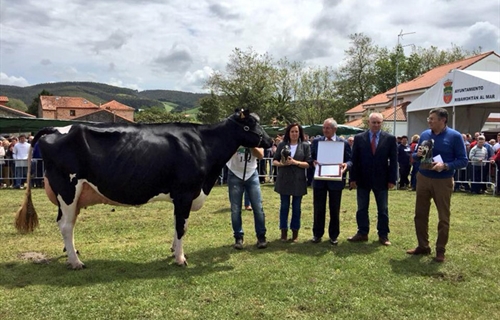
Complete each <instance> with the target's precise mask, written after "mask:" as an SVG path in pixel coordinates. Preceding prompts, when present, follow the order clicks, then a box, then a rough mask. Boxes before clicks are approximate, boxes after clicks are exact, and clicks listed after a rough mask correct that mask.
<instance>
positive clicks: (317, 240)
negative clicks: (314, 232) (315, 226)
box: [310, 237, 321, 243]
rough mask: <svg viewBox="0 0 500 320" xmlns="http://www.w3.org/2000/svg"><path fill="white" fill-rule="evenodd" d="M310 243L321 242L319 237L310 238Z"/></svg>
mask: <svg viewBox="0 0 500 320" xmlns="http://www.w3.org/2000/svg"><path fill="white" fill-rule="evenodd" d="M310 241H311V242H312V243H320V242H321V237H312V239H311V240H310Z"/></svg>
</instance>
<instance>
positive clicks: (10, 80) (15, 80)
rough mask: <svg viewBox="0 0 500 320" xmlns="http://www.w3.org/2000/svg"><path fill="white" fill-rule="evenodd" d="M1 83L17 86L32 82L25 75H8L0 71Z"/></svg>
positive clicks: (24, 85) (27, 84)
mask: <svg viewBox="0 0 500 320" xmlns="http://www.w3.org/2000/svg"><path fill="white" fill-rule="evenodd" d="M0 84H4V85H8V86H17V87H27V86H29V85H30V84H29V83H28V81H27V80H26V79H24V78H23V77H14V76H10V77H9V76H8V75H6V74H5V73H3V72H0Z"/></svg>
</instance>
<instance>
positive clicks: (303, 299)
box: [0, 184, 500, 319]
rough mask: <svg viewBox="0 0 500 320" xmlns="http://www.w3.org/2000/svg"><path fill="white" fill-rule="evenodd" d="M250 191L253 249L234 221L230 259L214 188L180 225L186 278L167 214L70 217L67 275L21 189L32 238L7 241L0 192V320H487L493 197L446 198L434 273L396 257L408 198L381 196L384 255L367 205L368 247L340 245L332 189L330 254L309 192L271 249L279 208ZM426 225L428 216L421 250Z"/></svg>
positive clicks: (421, 261)
mask: <svg viewBox="0 0 500 320" xmlns="http://www.w3.org/2000/svg"><path fill="white" fill-rule="evenodd" d="M262 190H263V198H264V210H265V212H266V222H267V229H268V240H269V241H270V244H269V247H268V248H267V249H264V250H259V249H256V248H255V235H254V231H253V218H252V214H251V213H250V212H248V211H245V212H244V213H243V216H244V222H243V223H244V224H243V226H244V229H245V232H246V235H245V241H246V242H245V249H244V250H242V251H236V250H234V249H233V248H232V244H233V238H232V230H231V224H230V211H229V204H228V198H227V188H226V187H225V186H222V187H220V186H217V187H215V188H214V190H213V191H212V193H211V194H210V196H209V197H208V198H207V202H206V204H205V206H204V207H203V208H202V209H201V210H200V211H198V212H193V213H192V215H191V218H190V220H189V230H188V233H187V236H186V237H185V238H184V239H185V241H184V249H185V252H186V253H187V255H188V262H189V265H188V266H187V267H179V266H177V265H175V262H174V259H173V258H172V257H171V256H170V250H169V248H170V245H171V243H172V236H173V218H172V209H173V206H172V205H171V204H169V203H160V202H157V203H151V204H147V205H145V206H142V207H111V206H104V205H99V206H94V207H90V208H88V209H87V210H82V212H81V214H80V216H79V218H78V222H77V226H76V232H75V243H76V247H77V249H78V250H79V251H80V253H81V255H80V259H81V260H82V261H83V262H84V263H85V264H86V266H87V268H86V269H84V270H81V271H71V270H68V269H67V267H66V264H65V262H66V257H65V256H64V255H63V253H62V248H63V243H62V240H61V236H60V233H59V230H58V227H57V224H56V222H55V219H56V216H57V210H56V207H55V206H53V205H52V204H51V203H50V202H49V201H48V200H47V198H46V196H45V193H44V191H43V190H40V189H35V190H34V191H33V192H34V203H35V207H36V208H37V211H38V214H39V219H40V227H39V228H38V229H37V230H36V231H35V232H34V233H33V234H27V235H21V234H18V233H17V232H16V230H15V229H14V227H13V220H14V215H15V214H14V213H15V211H16V210H17V208H18V206H19V205H20V203H21V199H22V197H23V192H22V191H19V190H0V195H1V198H2V206H1V208H0V243H1V244H0V246H1V250H0V319H81V318H84V319H384V318H385V319H498V318H500V301H499V300H500V285H499V284H500V255H499V248H500V236H499V230H500V197H492V196H484V195H475V196H471V195H467V194H464V193H457V194H454V195H453V199H452V217H451V232H450V241H449V244H448V251H447V261H446V262H445V263H443V264H437V263H435V262H433V261H432V256H427V257H410V256H407V255H406V254H405V250H406V249H408V248H412V247H414V246H415V245H416V240H415V234H414V228H413V207H414V202H415V193H413V192H409V191H391V192H390V193H389V197H390V198H389V215H390V219H391V220H390V226H391V234H390V240H391V241H392V243H393V245H392V246H390V247H382V246H380V245H379V244H378V242H377V236H376V230H375V226H376V219H374V218H375V215H374V214H373V212H374V208H375V203H374V201H373V199H372V203H371V209H372V210H371V212H372V213H371V218H372V219H371V226H372V232H371V233H370V240H369V241H368V242H367V243H360V244H354V243H349V242H347V241H346V238H347V237H348V236H351V235H353V234H354V233H355V232H356V222H355V211H356V205H355V203H356V201H355V191H348V190H345V191H344V196H343V203H342V209H341V235H340V239H339V240H340V243H339V245H338V246H337V247H332V246H331V245H330V244H329V243H328V242H327V241H324V242H322V243H320V244H311V243H308V242H307V240H308V239H309V238H310V237H311V226H312V190H309V194H308V195H307V196H305V197H304V199H303V205H302V209H303V211H302V226H303V227H302V229H301V231H300V242H299V243H296V244H292V243H283V242H281V241H279V240H278V238H279V235H280V233H279V230H278V207H279V197H278V195H277V194H276V193H275V192H274V191H273V186H272V185H271V184H266V185H264V186H263V187H262ZM113 209H114V210H113ZM436 216H437V213H436V211H435V208H434V206H432V211H431V219H430V228H429V231H430V232H429V233H430V238H431V242H434V241H435V238H436V224H437V221H436V220H437V219H436ZM324 240H326V239H324ZM37 254H38V255H39V256H37ZM33 257H34V258H35V259H34V260H33ZM44 257H45V259H46V260H43V259H42V260H37V259H39V258H44ZM35 261H36V262H38V263H35Z"/></svg>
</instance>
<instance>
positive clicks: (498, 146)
mask: <svg viewBox="0 0 500 320" xmlns="http://www.w3.org/2000/svg"><path fill="white" fill-rule="evenodd" d="M499 149H500V133H498V134H497V143H495V145H493V151H494V153H496V152H497V151H498V150H499Z"/></svg>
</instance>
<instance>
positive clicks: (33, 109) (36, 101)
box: [28, 89, 52, 117]
mask: <svg viewBox="0 0 500 320" xmlns="http://www.w3.org/2000/svg"><path fill="white" fill-rule="evenodd" d="M40 96H52V93H50V92H48V91H47V90H45V89H43V90H42V91H41V92H40V93H39V94H38V96H37V97H36V98H34V99H33V102H32V103H31V104H30V105H29V107H28V113H29V114H32V115H34V116H37V117H38V105H39V104H40Z"/></svg>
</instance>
